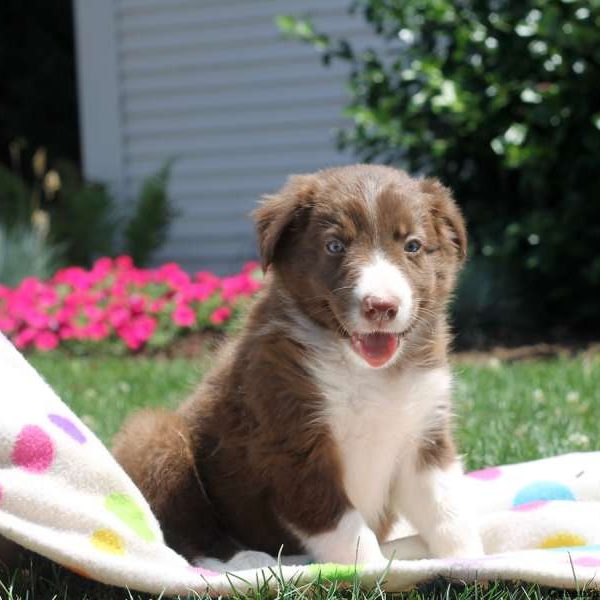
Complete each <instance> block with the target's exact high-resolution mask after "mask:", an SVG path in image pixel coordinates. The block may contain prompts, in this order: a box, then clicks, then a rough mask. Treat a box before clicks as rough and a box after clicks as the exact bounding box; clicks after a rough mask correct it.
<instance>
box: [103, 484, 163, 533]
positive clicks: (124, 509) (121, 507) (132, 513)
mask: <svg viewBox="0 0 600 600" xmlns="http://www.w3.org/2000/svg"><path fill="white" fill-rule="evenodd" d="M104 506H106V509H107V510H109V511H110V512H111V513H113V514H114V515H116V516H117V517H118V518H119V519H121V521H123V523H125V525H127V526H128V527H130V528H131V529H132V530H133V531H135V532H136V533H137V534H138V535H139V536H140V537H141V538H142V539H144V540H146V541H147V542H153V541H154V540H155V539H156V536H155V535H154V533H153V532H152V530H151V529H150V527H148V523H147V522H146V516H145V515H144V511H143V510H142V509H141V508H140V507H139V506H138V505H137V504H136V503H135V502H134V501H133V500H132V499H131V498H130V497H129V496H128V495H127V494H117V493H115V494H110V495H109V496H107V497H106V500H105V501H104Z"/></svg>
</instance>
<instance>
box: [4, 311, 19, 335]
mask: <svg viewBox="0 0 600 600" xmlns="http://www.w3.org/2000/svg"><path fill="white" fill-rule="evenodd" d="M16 328H17V320H16V319H15V318H14V317H11V316H10V315H6V316H3V315H0V331H3V332H4V333H12V332H13V331H14V330H15V329H16Z"/></svg>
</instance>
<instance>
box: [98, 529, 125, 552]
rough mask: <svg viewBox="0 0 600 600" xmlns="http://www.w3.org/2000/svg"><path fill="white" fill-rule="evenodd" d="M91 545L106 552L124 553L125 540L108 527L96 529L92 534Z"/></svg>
mask: <svg viewBox="0 0 600 600" xmlns="http://www.w3.org/2000/svg"><path fill="white" fill-rule="evenodd" d="M92 545H93V546H95V547H96V548H97V549H98V550H100V551H102V552H107V553H108V554H125V542H123V540H122V539H121V536H120V535H118V534H117V533H115V532H114V531H111V530H110V529H97V530H96V531H94V534H93V535H92Z"/></svg>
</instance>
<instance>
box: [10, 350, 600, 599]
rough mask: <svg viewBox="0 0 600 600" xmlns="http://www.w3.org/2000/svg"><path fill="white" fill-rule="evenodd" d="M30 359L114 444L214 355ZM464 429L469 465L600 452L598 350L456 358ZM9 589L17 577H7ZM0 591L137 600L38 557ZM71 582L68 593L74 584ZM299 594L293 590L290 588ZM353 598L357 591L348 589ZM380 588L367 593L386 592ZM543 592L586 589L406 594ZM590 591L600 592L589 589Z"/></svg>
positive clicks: (170, 400) (170, 401)
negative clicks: (135, 415)
mask: <svg viewBox="0 0 600 600" xmlns="http://www.w3.org/2000/svg"><path fill="white" fill-rule="evenodd" d="M32 362H33V363H34V365H35V366H36V367H37V368H38V369H39V371H40V372H41V373H42V374H43V375H44V376H45V377H46V379H47V380H48V381H49V382H50V384H51V385H53V386H54V388H55V389H56V390H57V391H58V393H59V394H60V395H61V396H62V398H63V399H64V400H65V401H66V402H67V403H68V404H69V405H70V406H71V407H72V408H73V410H74V411H75V412H76V413H77V414H78V415H80V416H81V417H82V418H83V419H84V421H85V422H86V423H87V424H88V426H90V427H91V428H92V429H93V430H94V431H95V432H96V433H97V434H98V435H99V436H100V438H101V439H102V440H104V441H105V442H107V443H109V442H110V439H111V437H112V436H113V434H114V433H115V432H116V431H117V429H118V428H119V425H120V423H121V422H122V420H123V418H124V417H125V416H126V415H127V413H129V412H130V411H132V410H135V409H136V408H139V407H141V406H156V405H164V404H166V405H169V406H174V405H176V404H177V402H178V401H179V400H181V399H182V398H184V397H185V396H186V394H188V393H189V392H190V390H192V389H193V386H194V385H195V383H196V382H198V381H199V380H200V379H201V377H202V373H203V372H204V371H205V370H206V368H207V366H208V361H207V360H200V361H189V360H184V359H175V360H165V359H148V358H106V357H104V358H73V357H66V356H63V355H61V354H60V353H53V354H48V355H37V356H34V357H33V358H32ZM455 373H456V394H455V398H456V413H457V418H456V431H457V437H458V441H459V445H460V447H461V451H462V452H463V453H464V456H465V462H466V464H467V467H468V468H472V469H474V468H479V467H482V466H485V465H491V464H499V463H507V462H517V461H522V460H529V459H534V458H539V457H543V456H550V455H553V454H558V453H562V452H569V451H576V450H600V440H599V439H598V436H597V433H598V423H597V409H596V408H595V407H598V406H600V355H599V354H586V355H582V356H579V357H578V358H560V359H552V360H546V361H538V362H521V363H513V364H504V363H500V362H499V361H497V360H495V359H491V360H489V361H485V362H484V363H483V364H467V363H458V364H456V365H455ZM4 580H5V581H4V586H5V588H9V587H10V585H11V581H12V579H11V578H10V577H7V576H6V575H5V576H4ZM14 583H15V586H14V587H15V590H14V591H13V592H11V593H9V592H8V591H7V589H4V590H3V589H2V587H0V599H2V600H4V598H7V599H9V600H25V598H28V599H31V600H36V599H44V600H45V599H46V598H52V597H56V598H65V599H68V600H71V599H72V600H74V599H75V598H76V599H77V600H79V599H80V598H82V597H83V594H84V593H85V594H87V597H89V598H107V599H115V600H116V599H119V600H121V599H126V598H137V597H138V596H137V595H135V594H133V595H130V594H129V593H128V592H124V591H122V590H114V589H112V590H111V589H109V588H105V587H104V586H100V585H92V586H91V587H90V583H89V582H85V581H84V580H79V579H78V578H77V577H76V576H75V575H72V574H70V573H66V572H65V571H63V570H61V569H59V568H58V567H54V566H52V567H49V566H48V565H47V564H46V563H45V562H44V561H39V560H37V559H35V560H34V563H33V565H32V569H31V570H30V572H29V573H21V574H20V575H19V576H18V577H16V579H15V580H14ZM67 588H68V589H69V590H70V591H67ZM328 594H329V596H332V595H337V596H340V595H341V593H340V592H335V590H333V591H332V590H329V591H328V592H326V591H323V590H322V589H320V588H318V587H314V588H312V589H311V593H310V594H306V591H304V593H303V595H310V596H313V595H314V596H316V597H323V598H326V597H328ZM281 595H282V596H283V595H287V596H289V597H291V598H294V597H299V594H295V593H294V591H293V590H287V591H286V593H285V594H283V593H282V594H281ZM343 595H344V596H346V597H350V596H351V593H350V592H346V593H344V594H343ZM378 595H379V594H378V592H377V591H373V592H372V593H371V594H367V597H371V598H375V597H378ZM437 597H439V598H457V599H458V598H465V599H467V598H468V599H473V598H481V599H489V600H496V599H498V600H499V599H500V598H515V599H516V598H527V597H528V598H532V599H533V598H543V597H554V598H562V597H584V596H583V595H582V596H576V595H575V594H573V595H572V596H568V595H566V596H565V595H564V594H563V593H562V592H552V591H548V590H540V589H539V588H537V587H535V586H533V587H532V586H527V587H523V588H522V587H520V586H507V585H493V586H489V587H488V588H486V589H482V588H478V587H476V586H468V587H462V588H461V587H460V586H452V587H449V586H447V585H446V584H445V583H443V582H437V583H435V584H432V585H429V586H426V587H425V588H423V589H420V590H418V591H416V592H413V593H411V594H406V595H405V596H403V598H407V599H410V600H417V599H418V600H421V599H425V598H437ZM585 597H586V598H591V597H592V596H589V595H588V596H585Z"/></svg>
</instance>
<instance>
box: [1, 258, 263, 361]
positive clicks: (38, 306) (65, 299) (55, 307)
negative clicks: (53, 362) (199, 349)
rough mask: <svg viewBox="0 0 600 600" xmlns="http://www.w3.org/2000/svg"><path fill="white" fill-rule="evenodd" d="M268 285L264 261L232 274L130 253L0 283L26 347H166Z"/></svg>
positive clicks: (226, 318) (221, 318)
mask: <svg viewBox="0 0 600 600" xmlns="http://www.w3.org/2000/svg"><path fill="white" fill-rule="evenodd" d="M260 287H261V275H260V272H259V270H258V265H257V264H256V263H248V264H246V265H245V266H244V268H243V269H242V271H241V272H240V273H239V274H237V275H233V276H230V277H217V276H216V275H214V274H213V273H208V272H199V273H196V274H195V275H190V274H189V273H187V272H185V271H184V270H183V269H182V268H181V267H180V266H179V265H177V264H174V263H168V264H165V265H163V266H161V267H158V268H156V269H138V268H136V267H135V266H134V265H133V261H132V260H131V258H130V257H128V256H121V257H119V258H115V259H111V258H101V259H99V260H97V261H96V263H95V264H94V266H93V267H92V268H91V269H89V270H86V269H82V268H80V267H68V268H66V269H62V270H60V271H58V272H57V273H56V275H55V276H54V277H53V278H52V279H50V280H48V281H40V280H38V279H35V278H31V277H30V278H27V279H24V280H23V281H22V282H21V283H20V285H19V286H17V287H16V288H7V287H3V286H0V331H2V332H3V333H5V334H6V335H7V336H8V337H10V338H11V339H12V341H13V342H14V344H15V345H16V346H17V347H18V348H20V349H23V350H26V349H31V348H35V349H37V350H41V351H49V350H53V349H55V348H57V347H59V346H60V347H65V348H67V349H71V350H74V351H78V352H85V351H87V350H88V349H92V347H95V346H98V345H99V344H103V345H104V346H106V349H107V350H110V351H113V352H126V351H129V352H138V351H140V350H143V349H159V348H164V347H166V346H167V345H168V344H170V343H171V342H172V341H174V340H175V339H176V338H177V337H179V336H182V335H184V334H185V333H188V332H192V331H196V332H197V331H203V330H206V329H223V328H225V327H227V326H228V324H229V323H230V322H231V321H232V320H233V319H234V317H235V316H236V314H237V313H238V312H239V310H240V309H241V307H242V305H243V304H244V303H245V302H246V301H247V300H248V298H250V297H251V296H253V295H254V294H255V293H256V292H257V291H258V289H259V288H260Z"/></svg>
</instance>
